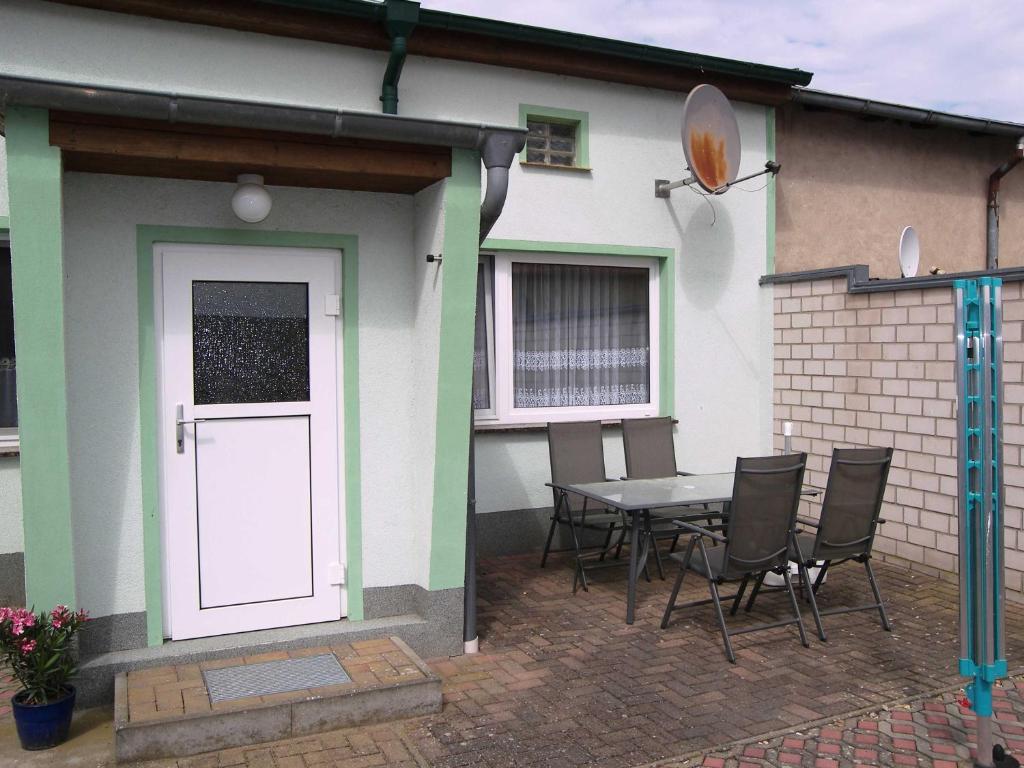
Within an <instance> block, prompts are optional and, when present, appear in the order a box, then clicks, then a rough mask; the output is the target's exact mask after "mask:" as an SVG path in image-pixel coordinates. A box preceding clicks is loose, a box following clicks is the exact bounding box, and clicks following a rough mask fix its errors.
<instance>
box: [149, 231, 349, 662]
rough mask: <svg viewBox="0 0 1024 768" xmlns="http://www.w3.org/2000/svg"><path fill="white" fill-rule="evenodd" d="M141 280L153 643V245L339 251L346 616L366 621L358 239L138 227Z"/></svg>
mask: <svg viewBox="0 0 1024 768" xmlns="http://www.w3.org/2000/svg"><path fill="white" fill-rule="evenodd" d="M136 235H137V253H138V270H139V272H138V275H139V396H140V416H141V424H140V432H141V435H140V436H141V452H142V513H143V526H142V530H143V548H144V554H145V580H146V624H147V634H148V641H149V644H150V645H159V644H160V643H162V642H163V634H164V633H163V583H162V582H163V576H162V572H163V560H162V555H161V543H160V539H161V535H160V509H159V499H158V491H157V477H158V461H157V456H158V453H157V429H156V425H157V412H156V409H157V360H156V335H155V326H154V314H153V311H154V310H153V307H154V303H153V246H154V244H156V243H200V244H211V245H250V246H276V247H283V248H331V249H337V250H340V251H342V260H341V271H342V277H341V282H342V306H343V309H342V312H343V320H344V322H343V326H344V329H343V335H342V345H343V348H344V353H343V354H344V360H343V367H344V381H343V382H342V400H343V402H342V409H343V415H342V418H343V419H344V430H345V455H344V457H343V458H342V461H343V467H344V472H345V526H346V532H345V541H346V558H347V563H346V565H347V569H348V574H347V576H348V578H347V587H346V588H347V591H348V618H349V619H350V620H352V621H360V620H362V618H363V546H362V542H363V533H362V527H363V526H362V488H361V485H360V483H361V477H362V475H361V467H360V456H361V454H360V449H359V238H357V237H356V236H355V235H341V234H324V233H318V232H276V231H266V230H249V229H204V228H194V227H162V226H146V225H140V226H139V227H138V228H137V233H136Z"/></svg>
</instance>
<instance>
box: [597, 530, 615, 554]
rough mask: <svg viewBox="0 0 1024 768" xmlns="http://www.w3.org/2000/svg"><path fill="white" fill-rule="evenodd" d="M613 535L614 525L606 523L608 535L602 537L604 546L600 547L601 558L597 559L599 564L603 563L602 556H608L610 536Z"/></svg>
mask: <svg viewBox="0 0 1024 768" xmlns="http://www.w3.org/2000/svg"><path fill="white" fill-rule="evenodd" d="M613 533H615V523H608V535H607V536H605V537H604V544H603V545H602V547H601V557H600V558H598V559H599V560H600V561H601V562H604V556H605V555H607V554H608V551H609V549H610V548H611V543H612V534H613Z"/></svg>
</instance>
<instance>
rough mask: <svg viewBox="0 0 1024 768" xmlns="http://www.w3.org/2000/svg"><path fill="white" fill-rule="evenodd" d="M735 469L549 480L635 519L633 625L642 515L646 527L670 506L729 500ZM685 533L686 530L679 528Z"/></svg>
mask: <svg viewBox="0 0 1024 768" xmlns="http://www.w3.org/2000/svg"><path fill="white" fill-rule="evenodd" d="M732 484H733V473H732V472H720V473H717V474H710V475H680V476H678V477H659V478H655V479H651V480H610V481H607V482H603V483H581V484H579V485H565V484H559V483H548V485H550V486H551V487H552V488H556V489H558V490H560V491H566V492H569V493H576V494H579V495H580V496H584V497H586V498H588V499H590V500H592V501H595V502H597V506H600V507H610V508H613V509H620V510H622V511H623V512H625V513H627V514H629V515H630V517H631V518H632V520H631V523H632V524H631V525H630V531H629V537H630V542H629V544H630V546H629V586H628V589H627V593H626V623H627V624H632V623H633V618H634V615H635V612H636V582H637V578H638V577H639V574H640V571H641V570H643V567H644V564H645V563H646V560H647V549H648V541H647V537H644V538H645V540H644V545H643V547H642V549H643V551H642V552H641V545H640V528H641V518H642V523H643V526H644V528H645V529H646V528H647V527H648V526H649V525H650V518H651V512H652V511H654V510H658V509H666V508H669V507H689V506H700V505H702V504H715V503H719V502H727V501H730V500H731V499H732ZM803 493H804V495H817V494H818V493H820V491H819V490H818V489H816V488H809V487H806V486H805V487H804V489H803ZM717 514H719V513H715V512H710V511H708V510H704V509H700V510H696V509H695V510H694V512H693V514H692V515H680V516H679V517H678V518H677V519H680V520H706V519H707V518H708V517H714V516H716V515H717ZM680 533H685V529H680Z"/></svg>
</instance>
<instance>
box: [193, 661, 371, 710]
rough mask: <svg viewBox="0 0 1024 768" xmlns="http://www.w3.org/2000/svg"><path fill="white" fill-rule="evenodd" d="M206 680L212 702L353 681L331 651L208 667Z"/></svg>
mask: <svg viewBox="0 0 1024 768" xmlns="http://www.w3.org/2000/svg"><path fill="white" fill-rule="evenodd" d="M203 679H204V680H206V690H207V692H208V693H209V694H210V701H211V702H212V703H214V704H216V703H217V702H219V701H230V700H231V699H244V698H246V697H248V696H269V695H270V694H272V693H284V692H286V691H301V690H303V689H305V688H321V687H323V686H325V685H339V684H341V683H350V682H352V678H351V677H349V676H348V673H347V672H345V670H344V669H342V667H341V664H340V663H338V659H337V658H335V656H334V655H333V654H330V653H324V654H321V655H319V656H306V657H305V658H301V659H283V660H281V661H267V662H264V663H262V664H243V665H241V666H238V667H221V668H220V669H207V670H204V671H203Z"/></svg>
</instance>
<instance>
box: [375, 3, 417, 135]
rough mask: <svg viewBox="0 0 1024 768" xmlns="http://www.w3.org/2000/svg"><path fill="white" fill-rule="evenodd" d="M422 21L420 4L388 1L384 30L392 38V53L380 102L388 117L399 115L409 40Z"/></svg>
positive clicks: (385, 9)
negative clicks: (403, 68) (403, 69)
mask: <svg viewBox="0 0 1024 768" xmlns="http://www.w3.org/2000/svg"><path fill="white" fill-rule="evenodd" d="M419 19H420V4H419V3H414V2H410V0H387V5H385V7H384V28H385V29H387V32H388V37H389V38H391V53H390V54H388V66H387V69H386V70H385V71H384V81H383V82H382V83H381V86H380V101H381V104H382V105H383V110H382V111H383V112H384V114H386V115H397V114H398V81H399V79H400V78H401V77H402V67H403V66H404V65H405V57H406V55H407V54H408V40H409V36H410V35H412V32H413V30H414V29H415V28H416V24H417V23H418V22H419Z"/></svg>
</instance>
